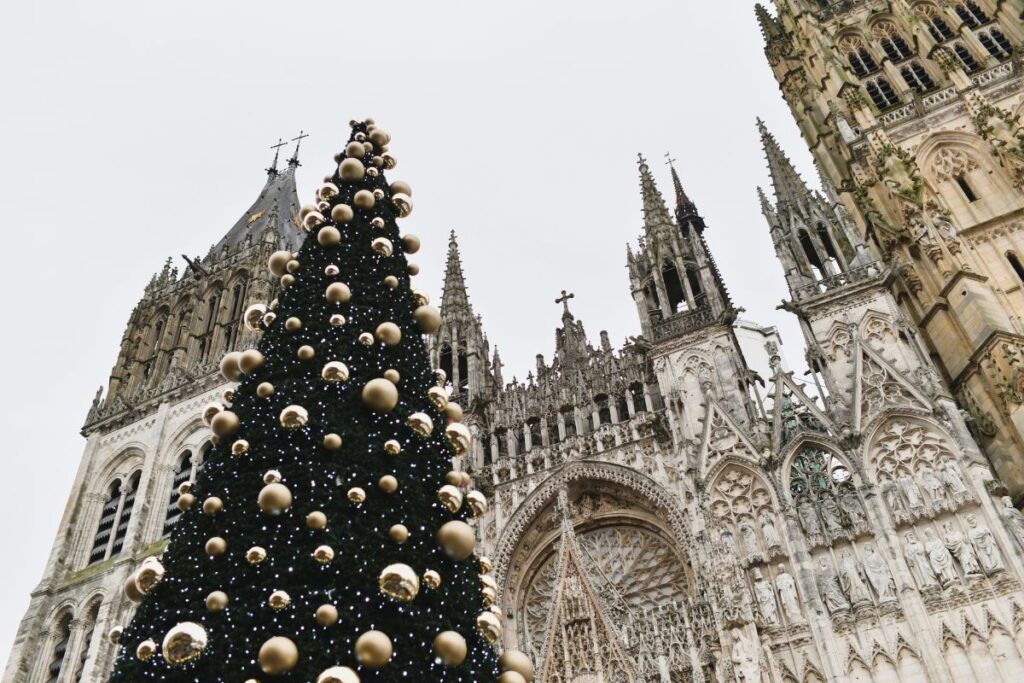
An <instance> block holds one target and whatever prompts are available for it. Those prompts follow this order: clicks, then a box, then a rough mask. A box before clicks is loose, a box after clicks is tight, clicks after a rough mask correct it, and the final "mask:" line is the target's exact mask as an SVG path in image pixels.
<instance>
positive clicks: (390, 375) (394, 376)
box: [384, 368, 402, 384]
mask: <svg viewBox="0 0 1024 683" xmlns="http://www.w3.org/2000/svg"><path fill="white" fill-rule="evenodd" d="M384 379H386V380H387V381H389V382H391V383H392V384H398V383H399V382H401V381H402V376H401V375H400V374H398V370H395V369H394V368H388V369H387V370H385V371H384Z"/></svg>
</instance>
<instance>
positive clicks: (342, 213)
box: [331, 204, 356, 224]
mask: <svg viewBox="0 0 1024 683" xmlns="http://www.w3.org/2000/svg"><path fill="white" fill-rule="evenodd" d="M355 217H356V214H355V212H354V211H353V210H352V207H351V206H349V205H348V204H335V205H334V208H333V209H331V220H332V221H334V222H335V223H336V224H343V223H348V222H349V221H351V220H352V219H353V218H355Z"/></svg>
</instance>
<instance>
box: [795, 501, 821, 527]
mask: <svg viewBox="0 0 1024 683" xmlns="http://www.w3.org/2000/svg"><path fill="white" fill-rule="evenodd" d="M796 508H797V512H798V513H799V515H800V526H802V527H803V529H804V533H806V534H807V535H808V536H811V537H814V536H821V523H820V522H819V521H818V512H817V511H816V510H815V509H814V505H813V504H812V503H811V502H810V501H809V500H807V499H806V498H805V499H803V500H801V501H800V502H799V503H797V506H796Z"/></svg>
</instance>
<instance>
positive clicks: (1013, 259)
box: [1006, 251, 1024, 282]
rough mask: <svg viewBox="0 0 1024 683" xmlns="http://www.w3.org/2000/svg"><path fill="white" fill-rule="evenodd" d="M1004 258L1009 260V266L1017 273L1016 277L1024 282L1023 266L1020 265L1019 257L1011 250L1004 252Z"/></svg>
mask: <svg viewBox="0 0 1024 683" xmlns="http://www.w3.org/2000/svg"><path fill="white" fill-rule="evenodd" d="M1006 260H1007V261H1009V262H1010V267H1011V268H1013V272H1015V273H1016V274H1017V279H1018V280H1020V281H1021V282H1024V266H1022V265H1021V263H1020V259H1019V258H1017V255H1016V254H1014V253H1013V252H1012V251H1008V252H1006Z"/></svg>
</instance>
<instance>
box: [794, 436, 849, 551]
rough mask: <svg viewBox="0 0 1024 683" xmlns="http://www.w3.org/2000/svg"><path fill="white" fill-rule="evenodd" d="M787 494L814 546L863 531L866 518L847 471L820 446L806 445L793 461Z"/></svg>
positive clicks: (843, 464)
mask: <svg viewBox="0 0 1024 683" xmlns="http://www.w3.org/2000/svg"><path fill="white" fill-rule="evenodd" d="M789 491H790V494H791V495H792V496H793V503H794V504H795V506H796V509H797V511H798V513H799V517H800V521H801V525H802V526H803V529H804V531H805V532H806V533H807V535H808V538H809V539H810V540H811V542H812V543H813V544H818V543H820V542H823V541H824V540H825V539H826V538H830V539H836V538H839V537H850V535H851V534H852V533H856V532H857V531H860V530H862V529H864V528H865V527H866V522H867V514H866V513H865V511H864V506H863V503H861V500H860V497H859V495H858V494H857V490H856V489H855V488H854V485H853V480H852V474H851V473H850V469H849V468H848V467H847V466H846V464H845V463H843V462H842V461H841V460H840V459H839V458H837V457H836V456H835V455H833V454H832V453H831V452H829V451H828V450H826V449H824V448H821V447H820V446H817V445H815V444H806V445H805V446H804V447H803V448H802V449H801V451H800V453H799V454H797V456H796V457H795V458H794V459H793V463H792V465H790V469H789Z"/></svg>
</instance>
